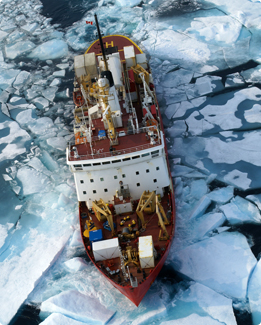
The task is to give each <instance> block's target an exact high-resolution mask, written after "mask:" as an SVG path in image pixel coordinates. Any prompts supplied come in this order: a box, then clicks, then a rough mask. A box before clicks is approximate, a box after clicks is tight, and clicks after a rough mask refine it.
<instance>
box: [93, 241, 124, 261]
mask: <svg viewBox="0 0 261 325" xmlns="http://www.w3.org/2000/svg"><path fill="white" fill-rule="evenodd" d="M92 251H93V255H94V259H95V261H96V262H98V261H104V260H107V259H110V258H116V257H119V256H120V251H119V239H118V238H112V239H107V240H101V241H97V242H94V243H92Z"/></svg>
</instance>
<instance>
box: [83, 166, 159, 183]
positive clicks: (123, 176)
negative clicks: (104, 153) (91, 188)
mask: <svg viewBox="0 0 261 325" xmlns="http://www.w3.org/2000/svg"><path fill="white" fill-rule="evenodd" d="M159 169H160V168H159V167H156V170H159ZM149 172H150V170H149V169H146V173H149ZM139 174H140V172H139V171H136V175H139ZM125 177H126V175H125V174H122V178H125ZM114 179H118V176H117V175H115V176H114ZM100 181H101V182H103V181H104V178H103V177H100ZM90 182H91V183H94V179H93V178H91V179H90ZM80 183H81V184H83V183H84V180H83V179H81V180H80Z"/></svg>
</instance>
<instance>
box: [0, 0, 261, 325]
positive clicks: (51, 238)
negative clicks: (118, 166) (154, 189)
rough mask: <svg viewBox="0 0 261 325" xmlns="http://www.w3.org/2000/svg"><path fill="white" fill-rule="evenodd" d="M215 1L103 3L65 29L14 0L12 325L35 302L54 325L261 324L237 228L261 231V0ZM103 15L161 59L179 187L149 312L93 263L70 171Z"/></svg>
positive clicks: (1, 78) (3, 37)
mask: <svg viewBox="0 0 261 325" xmlns="http://www.w3.org/2000/svg"><path fill="white" fill-rule="evenodd" d="M205 6H206V4H205V3H204V4H203V3H200V4H199V3H196V1H190V2H186V3H185V2H173V1H167V2H164V3H162V2H159V1H157V0H152V1H149V0H145V1H143V2H140V1H136V0H133V1H125V0H117V1H115V2H109V1H107V0H101V1H99V2H98V3H97V5H96V4H94V7H93V8H91V9H90V10H88V11H86V13H85V14H84V15H83V17H82V18H80V19H79V17H78V16H77V19H75V22H74V23H73V24H72V25H71V26H69V27H68V28H66V29H63V28H61V27H59V25H58V24H55V25H52V21H51V19H50V18H46V17H44V16H43V15H42V14H41V9H42V7H43V5H42V3H41V2H40V1H38V0H30V1H24V0H23V1H17V0H12V1H8V0H3V1H2V2H1V3H0V18H1V19H0V105H1V111H0V136H1V138H0V147H1V150H0V151H1V152H0V169H1V170H0V171H1V175H2V177H1V180H0V191H1V211H2V215H1V218H0V274H1V277H0V292H1V294H0V323H1V324H3V325H7V324H8V323H9V322H10V321H11V319H12V318H13V317H14V316H15V315H16V313H17V311H18V309H19V308H20V307H21V306H24V304H31V303H33V304H37V305H38V306H39V308H40V309H41V317H42V324H47V325H49V324H56V325H59V324H68V325H80V324H84V323H85V324H86V323H89V322H91V321H98V322H99V323H106V322H107V321H108V320H109V319H111V318H112V319H111V320H110V323H111V324H128V323H132V324H136V325H138V324H146V322H147V323H148V322H151V323H152V322H153V323H155V324H156V325H157V324H162V325H167V324H180V325H182V324H183V325H186V324H200V325H203V324H207V325H212V324H213V325H214V324H226V325H234V324H236V319H235V316H234V313H233V307H234V310H236V309H238V311H239V314H240V312H243V313H244V312H245V311H246V310H250V312H251V316H252V319H253V323H254V324H255V325H256V324H259V323H260V322H261V319H260V314H261V311H260V294H259V292H260V286H261V279H260V276H259V273H260V262H259V261H258V262H257V260H256V257H257V258H259V256H256V257H255V256H254V255H253V253H252V251H251V249H250V247H249V243H248V241H249V242H251V240H249V238H248V241H247V240H246V237H245V236H244V235H243V234H241V233H239V232H238V231H237V230H238V228H237V227H239V229H241V228H240V227H244V225H246V224H247V225H251V224H252V225H253V227H258V226H259V225H260V210H261V203H260V202H261V198H260V188H261V185H260V179H261V171H260V159H259V152H260V151H261V150H260V149H261V148H260V143H261V141H260V126H261V120H260V112H261V102H260V95H261V92H260V89H259V86H258V85H259V83H260V79H261V73H260V64H261V58H260V50H259V49H260V40H259V35H260V12H261V11H260V10H261V3H260V1H247V0H240V1H239V2H224V0H211V1H209V4H208V6H209V7H205ZM201 9H203V10H201ZM204 9H208V10H204ZM94 12H96V13H97V14H98V17H99V20H100V22H101V30H102V33H103V34H104V35H107V34H112V33H115V34H123V35H126V36H128V37H130V38H133V39H135V40H136V41H138V44H139V45H140V47H141V48H142V49H143V50H144V52H146V53H147V54H148V55H149V56H150V58H151V66H152V69H153V77H154V80H155V84H156V85H157V87H156V91H157V97H158V100H159V103H160V108H161V113H162V117H163V122H164V127H165V134H166V137H167V144H168V153H169V159H170V165H171V174H172V177H173V182H174V184H175V193H176V213H177V216H176V234H175V239H174V242H173V245H172V247H171V253H170V255H169V258H168V260H167V262H166V266H165V267H164V268H165V269H163V273H162V274H163V275H159V277H158V279H157V280H156V281H155V283H154V284H153V285H152V286H151V289H150V290H149V292H148V293H147V295H146V296H145V298H144V299H143V301H142V303H141V305H140V306H139V307H138V308H136V307H134V306H133V304H132V303H131V302H129V301H128V300H127V299H126V298H125V297H124V296H122V295H121V294H120V293H119V292H118V291H116V290H115V289H114V288H113V287H112V286H111V285H110V284H109V283H108V282H107V281H106V280H105V279H104V278H102V277H101V275H100V274H99V273H98V271H97V270H96V269H95V268H94V267H93V266H92V265H91V263H89V262H88V259H86V258H83V256H84V252H83V251H82V244H81V234H80V231H79V225H78V224H77V221H76V220H77V218H76V215H77V208H76V205H77V204H76V203H77V202H76V195H75V187H74V182H73V177H72V175H71V173H70V171H69V168H68V167H67V166H66V162H65V147H66V144H67V142H68V141H69V140H70V138H71V135H70V133H71V131H72V127H71V126H72V124H71V122H72V119H73V116H72V108H73V105H72V101H71V100H70V99H69V98H68V95H67V90H66V89H67V88H68V85H67V80H68V79H69V80H71V78H72V77H71V74H70V73H71V70H72V67H73V56H74V55H75V53H77V54H81V53H82V52H83V51H84V50H85V49H86V48H87V47H88V46H89V45H90V43H91V42H92V40H93V38H94V37H95V35H94V33H95V30H94V27H93V26H89V25H86V23H85V21H86V20H91V19H93V14H94ZM177 12H178V14H175V13H177ZM230 68H231V70H230ZM70 97H71V96H70ZM249 190H251V191H250V192H249ZM249 237H251V236H249ZM259 253H260V252H259ZM164 270H165V271H164ZM166 270H168V271H166ZM170 270H171V271H170ZM176 273H178V275H179V277H181V279H182V281H181V283H179V282H177V281H176V279H175V280H174V281H173V278H172V277H173V274H176ZM58 275H61V276H58ZM189 279H191V280H193V281H195V282H193V281H190V280H189ZM248 283H249V285H248ZM72 296H73V297H74V299H75V301H74V300H73V299H71V297H72ZM247 298H248V299H249V304H248V303H247ZM76 302H77V303H76ZM91 304H92V305H91ZM84 306H85V308H83V307H84ZM90 306H91V307H90ZM232 306H233V307H232ZM87 307H89V310H90V312H89V313H88V308H87ZM96 309H99V313H93V311H94V310H95V311H96ZM93 317H97V318H96V319H94V318H93ZM238 317H239V316H238ZM246 325H248V324H246Z"/></svg>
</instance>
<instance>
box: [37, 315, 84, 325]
mask: <svg viewBox="0 0 261 325" xmlns="http://www.w3.org/2000/svg"><path fill="white" fill-rule="evenodd" d="M40 324H41V325H84V324H85V325H86V323H85V322H84V323H83V322H80V321H77V320H74V319H72V318H70V317H66V316H64V315H63V314H59V313H53V314H51V315H50V316H49V317H47V318H46V319H45V320H44V321H43V322H41V323H40Z"/></svg>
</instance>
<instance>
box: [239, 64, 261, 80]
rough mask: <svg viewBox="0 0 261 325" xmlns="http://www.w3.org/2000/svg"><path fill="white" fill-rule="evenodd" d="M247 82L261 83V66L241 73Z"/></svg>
mask: <svg viewBox="0 0 261 325" xmlns="http://www.w3.org/2000/svg"><path fill="white" fill-rule="evenodd" d="M240 74H241V75H242V77H243V78H244V80H245V81H246V82H249V83H250V82H251V83H260V82H261V65H258V66H257V67H255V68H253V69H248V70H245V71H241V73H240Z"/></svg>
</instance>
